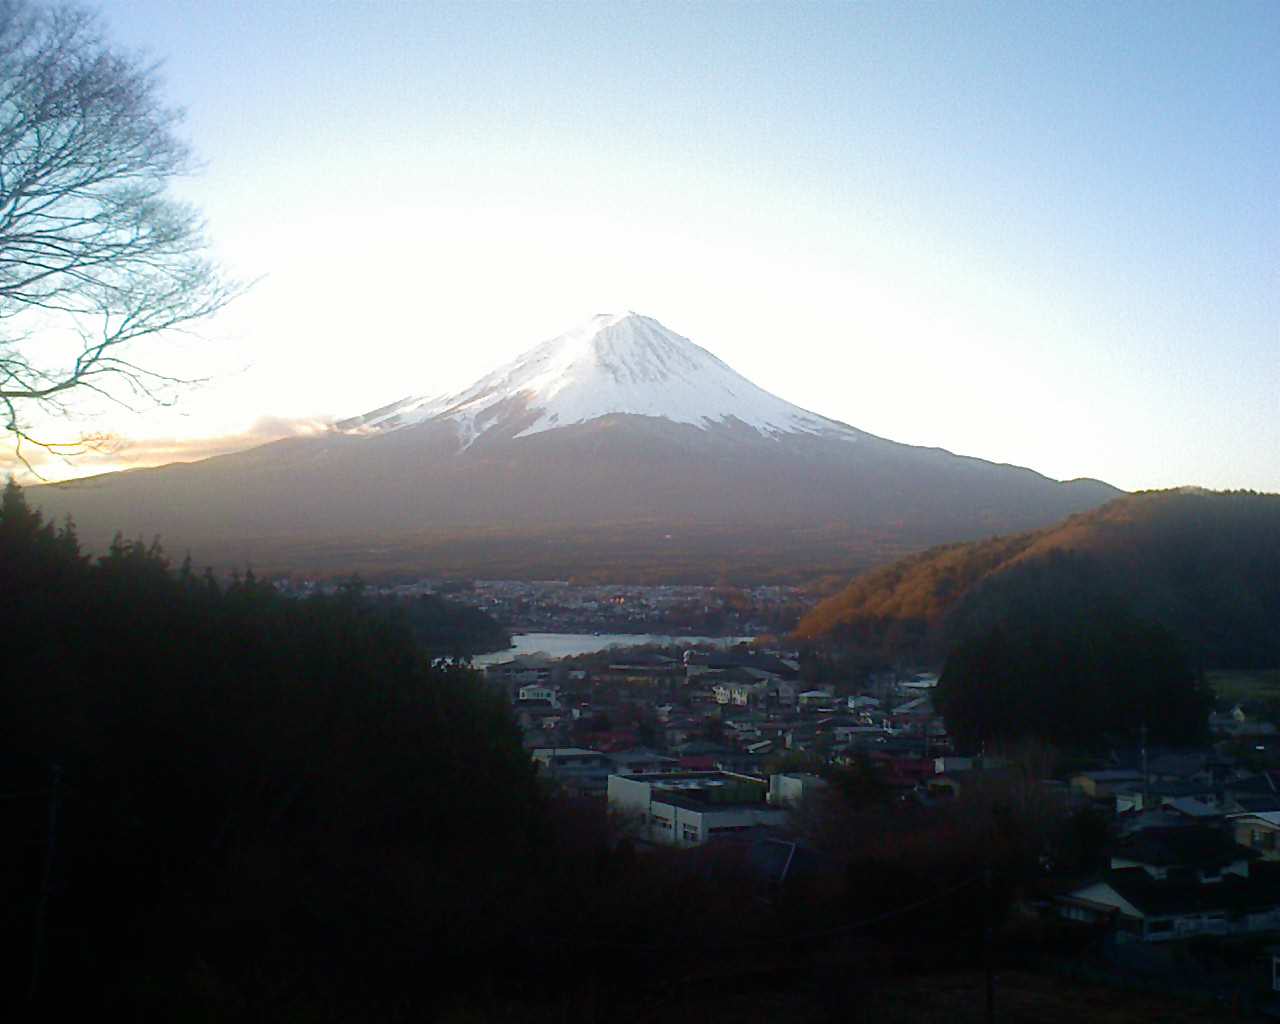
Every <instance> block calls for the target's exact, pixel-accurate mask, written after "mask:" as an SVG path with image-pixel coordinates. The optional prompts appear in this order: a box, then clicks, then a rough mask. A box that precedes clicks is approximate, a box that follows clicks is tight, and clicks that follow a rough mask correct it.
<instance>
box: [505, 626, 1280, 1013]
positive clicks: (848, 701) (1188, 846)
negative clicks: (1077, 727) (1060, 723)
mask: <svg viewBox="0 0 1280 1024" xmlns="http://www.w3.org/2000/svg"><path fill="white" fill-rule="evenodd" d="M805 674H806V672H805V666H804V665H803V663H802V660H801V657H800V654H799V652H796V651H785V650H779V649H769V650H766V649H761V648H759V647H755V646H749V645H746V644H742V645H739V646H737V647H735V648H732V649H729V650H724V649H719V650H712V649H699V648H697V647H689V648H685V649H684V650H683V651H680V650H677V649H665V650H662V649H654V648H649V649H634V648H633V649H620V648H615V649H613V650H612V651H608V652H601V653H598V654H595V655H587V656H582V657H578V658H566V659H560V660H553V659H549V658H543V657H522V658H518V659H512V660H509V661H506V662H503V663H499V664H492V665H489V666H487V667H486V669H485V678H486V681H487V682H488V684H489V685H491V686H493V687H495V688H497V689H498V690H499V691H500V692H501V693H502V694H503V695H504V696H505V697H506V698H507V699H509V700H510V703H511V707H512V709H513V712H514V714H515V716H516V718H517V721H518V724H519V727H520V729H521V733H522V736H523V742H524V746H525V748H526V749H527V750H528V751H529V754H530V756H531V758H532V759H533V760H534V762H535V763H536V764H537V765H538V770H539V774H540V777H541V778H542V780H543V782H544V785H546V786H547V787H548V788H549V789H550V790H551V791H554V792H556V793H558V794H560V795H562V796H564V797H566V798H572V799H576V800H578V801H579V802H580V803H581V804H583V805H587V806H590V805H594V806H596V807H598V809H599V813H601V814H602V815H607V816H608V818H609V820H610V822H611V824H612V826H613V827H614V829H615V830H616V833H617V834H618V835H619V836H621V837H623V838H624V840H625V841H627V842H630V843H634V844H636V846H637V848H639V849H660V848H664V847H673V848H679V849H686V850H689V849H694V848H702V849H715V848H717V847H719V848H726V849H727V848H731V847H733V846H735V845H736V846H738V847H743V846H746V847H749V848H754V849H755V850H757V851H760V850H768V849H770V848H780V849H783V850H785V851H787V853H788V855H787V856H778V857H773V858H770V857H768V856H756V857H755V858H754V862H757V863H759V864H762V865H765V867H764V868H762V869H761V870H763V871H765V872H766V873H767V874H769V877H768V878H767V879H765V880H764V881H766V882H767V883H768V884H769V885H771V886H774V887H785V886H786V885H787V883H788V880H789V878H790V877H791V875H792V874H793V873H795V872H799V871H803V872H808V873H810V874H812V873H814V872H818V873H821V871H822V870H823V867H822V865H824V864H828V865H834V864H836V863H838V862H839V861H840V857H828V856H827V854H830V853H839V854H840V855H841V857H844V858H847V857H848V856H849V852H850V851H849V849H848V848H844V849H840V850H838V851H837V850H833V849H831V848H829V846H828V848H827V849H824V848H823V847H824V843H827V844H829V843H830V842H831V833H830V831H829V830H828V831H827V832H826V833H825V834H824V832H823V829H822V828H821V827H815V822H817V821H818V820H819V819H821V818H823V817H824V816H827V817H829V816H830V815H831V813H832V809H831V805H832V804H839V803H840V802H841V799H840V796H839V794H837V793H836V792H835V789H836V788H837V787H839V786H841V785H843V784H844V783H842V782H841V781H840V780H841V779H842V777H843V778H844V779H846V780H847V778H848V776H849V775H850V774H851V773H852V774H855V775H859V774H860V776H861V777H862V778H863V780H864V782H866V783H869V784H870V786H871V789H872V791H874V792H875V793H876V794H877V797H876V800H875V803H876V808H877V809H876V811H875V814H876V815H878V816H880V818H879V824H878V825H874V826H873V827H884V828H886V829H889V830H891V829H893V828H894V827H895V825H894V824H893V821H894V819H895V818H898V819H904V820H905V821H907V822H909V823H910V827H911V828H913V829H917V830H923V831H924V832H925V833H928V831H929V829H930V827H931V825H930V822H931V821H933V822H937V821H940V820H942V819H944V818H945V817H946V816H948V815H949V814H952V813H954V810H955V808H957V807H960V806H962V805H964V804H965V801H966V799H967V800H969V801H971V802H972V801H974V800H975V799H976V800H978V801H979V802H980V801H981V800H982V799H984V798H986V799H989V798H990V796H991V794H997V795H998V796H999V797H1000V798H1001V799H1003V800H1005V801H1007V802H1016V803H1018V805H1019V806H1027V805H1029V804H1031V805H1034V806H1035V807H1036V809H1037V813H1038V814H1040V815H1041V816H1042V817H1044V816H1045V815H1046V814H1047V815H1048V817H1049V820H1047V821H1045V822H1043V823H1042V826H1041V833H1039V834H1038V836H1037V838H1038V841H1039V842H1040V843H1041V845H1042V849H1041V850H1040V852H1039V870H1038V872H1037V874H1036V876H1035V877H1033V878H1031V879H1029V880H1025V881H1026V883H1027V884H1022V885H1020V887H1019V891H1018V893H1017V898H1016V902H1015V906H1014V907H1013V908H1012V911H1011V913H1012V915H1013V916H1014V917H1018V918H1021V919H1024V920H1036V921H1039V922H1041V923H1045V922H1047V923H1049V924H1051V925H1053V926H1055V927H1058V928H1061V929H1063V930H1064V931H1065V932H1066V933H1069V934H1074V935H1075V936H1077V938H1078V939H1081V941H1084V942H1085V946H1084V948H1085V949H1086V950H1087V951H1088V953H1089V955H1090V957H1091V958H1092V962H1093V963H1094V965H1095V966H1094V968H1093V969H1094V970H1095V972H1096V973H1095V974H1094V975H1093V977H1095V979H1104V980H1106V981H1107V982H1108V983H1111V984H1117V985H1120V986H1122V987H1123V986H1125V985H1137V986H1141V985H1151V986H1154V987H1155V988H1157V989H1159V990H1160V991H1163V992H1168V993H1179V994H1185V995H1187V996H1189V997H1195V998H1201V999H1205V1000H1210V1001H1212V1000H1214V999H1218V1000H1227V999H1230V1000H1233V1001H1234V1002H1235V1003H1236V1005H1240V1000H1245V1001H1246V1002H1247V1003H1248V1005H1250V1006H1251V1007H1253V1008H1254V1009H1258V1010H1264V1009H1272V1008H1275V1007H1277V1006H1280V1004H1278V1003H1276V1002H1275V1001H1274V999H1275V997H1274V996H1271V995H1269V994H1268V993H1269V992H1270V991H1271V990H1273V989H1275V990H1280V945H1277V946H1273V945H1272V943H1273V942H1275V941H1276V939H1277V935H1278V934H1280V840H1278V839H1277V837H1278V836H1280V771H1274V770H1271V769H1269V768H1268V767H1267V766H1268V765H1270V764H1272V763H1274V761H1273V758H1274V755H1275V754H1276V753H1277V752H1278V746H1280V738H1278V737H1277V735H1276V726H1275V725H1274V724H1273V723H1272V722H1270V721H1266V720H1263V719H1262V718H1259V717H1257V716H1255V715H1253V714H1251V713H1247V712H1246V711H1245V710H1244V709H1243V708H1242V707H1241V706H1240V705H1238V704H1237V705H1234V706H1233V707H1231V708H1229V709H1227V710H1223V711H1215V712H1214V713H1213V714H1212V715H1211V716H1210V721H1209V727H1210V734H1211V736H1212V742H1211V744H1210V745H1207V746H1206V747H1204V749H1193V750H1165V749H1156V748H1154V747H1153V748H1150V749H1148V748H1144V747H1143V746H1142V745H1139V746H1138V747H1136V748H1133V749H1123V750H1114V751H1111V752H1110V753H1109V755H1108V756H1106V757H1102V758H1098V759H1097V760H1095V761H1089V760H1088V759H1081V758H1074V759H1063V760H1065V761H1070V762H1074V763H1070V764H1065V765H1060V767H1065V768H1066V770H1065V771H1062V770H1059V771H1057V772H1054V773H1053V774H1048V773H1047V772H1046V769H1048V768H1049V767H1050V765H1049V763H1048V762H1047V760H1046V759H1044V758H1043V757H1041V760H1040V763H1038V764H1037V763H1036V757H1035V756H1034V754H1035V752H1034V751H1033V752H1030V755H1031V756H1028V755H1029V752H1028V751H1011V752H1008V753H1005V754H1003V755H1001V756H995V755H984V752H982V751H977V750H962V749H956V747H955V745H954V743H953V740H952V738H951V737H950V736H949V735H948V733H947V729H946V723H945V721H944V720H943V718H942V717H941V716H940V715H939V714H938V713H937V711H936V709H935V707H934V692H935V690H936V687H937V683H938V677H937V676H936V675H935V674H933V673H927V672H921V673H903V672H893V671H879V672H874V673H869V674H866V675H865V676H863V677H862V678H860V679H858V680H857V681H856V682H853V681H849V682H845V683H839V682H837V683H826V684H823V685H811V684H808V683H806V682H805V681H804V677H805ZM862 810H863V811H864V812H865V811H866V810H868V807H867V806H865V805H864V807H863V808H862ZM859 820H860V823H861V827H863V828H865V827H867V824H868V822H874V821H876V820H877V819H876V818H874V817H872V818H868V817H867V816H866V815H865V814H864V816H863V817H862V818H861V819H859ZM1064 831H1065V832H1073V833H1074V835H1075V837H1076V839H1077V844H1076V848H1075V849H1072V850H1070V851H1064V850H1063V845H1064V844H1063V843H1062V841H1061V835H1062V834H1063V833H1064ZM1082 837H1083V838H1084V840H1086V841H1085V842H1084V845H1085V846H1087V847H1089V848H1088V849H1083V850H1082V849H1080V848H1079V845H1080V840H1081V838H1082ZM845 841H847V837H846V840H845ZM836 842H837V845H838V844H839V842H840V840H837V841H836ZM1067 845H1070V844H1067ZM1081 937H1083V938H1081ZM1187 940H1194V941H1191V942H1190V943H1188V941H1187ZM1197 943H1198V945H1197Z"/></svg>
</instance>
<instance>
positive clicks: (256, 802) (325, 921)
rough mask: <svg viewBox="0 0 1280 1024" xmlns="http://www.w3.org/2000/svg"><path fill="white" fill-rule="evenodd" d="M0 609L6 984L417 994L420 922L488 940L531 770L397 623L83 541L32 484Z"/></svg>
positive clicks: (219, 1011) (191, 1001) (141, 550)
mask: <svg viewBox="0 0 1280 1024" xmlns="http://www.w3.org/2000/svg"><path fill="white" fill-rule="evenodd" d="M0 615H2V616H3V619H4V621H5V623H6V627H7V629H8V631H9V632H8V637H9V642H8V644H7V645H6V649H5V658H4V673H3V679H2V681H0V793H2V794H4V796H5V801H4V804H3V813H4V821H5V828H4V830H3V834H4V835H5V836H6V837H7V838H6V841H5V842H4V843H3V844H0V906H3V907H4V915H3V920H2V921H0V941H2V942H3V945H4V953H5V956H4V957H3V959H0V977H3V986H0V991H3V993H4V996H3V998H0V1009H2V1008H16V1007H25V1008H27V1009H28V1010H30V1009H31V1008H32V1006H33V1005H35V1006H38V1007H42V1008H45V1009H47V1010H48V1012H49V1013H50V1014H52V1013H53V1012H54V1011H55V1009H56V1010H57V1011H58V1012H67V1013H71V1012H75V1013H76V1014H77V1015H79V1016H86V1019H87V1016H93V1017H96V1018H100V1017H101V1015H102V1014H104V1013H105V1014H107V1016H108V1018H110V1019H114V1016H115V1015H120V1016H126V1017H128V1018H129V1019H148V1020H151V1019H155V1020H160V1019H188V1015H189V1014H191V1013H196V1014H197V1015H199V1017H200V1019H215V1018H217V1019H221V1018H222V1017H223V1016H226V1017H227V1018H231V1017H235V1016H237V1015H238V1012H239V1011H238V1010H237V1009H236V1008H237V1007H239V1009H240V1010H244V1009H245V1008H246V1007H248V1006H259V1007H261V1006H262V1005H271V1004H273V1003H274V1005H275V1006H276V1007H277V1008H278V1009H279V1008H282V1007H291V1006H292V1007H296V1006H297V1005H298V1003H299V1000H301V1001H302V1002H304V1003H305V1002H306V1001H308V1000H311V1001H314V1002H315V1003H316V1005H317V1006H319V1007H321V1008H323V1011H324V1012H319V1011H317V1013H316V1014H315V1018H316V1019H320V1017H325V1019H347V1018H345V1015H344V1014H342V1013H341V1012H338V1011H337V1010H336V1009H335V1007H338V1006H341V1005H344V1004H345V1003H346V1002H348V1001H350V1000H355V1001H356V1002H357V1003H359V1004H360V1005H362V1006H369V1007H375V1006H378V1005H381V1004H380V1003H379V1001H378V999H377V998H374V997H371V996H370V992H369V990H370V989H371V988H375V989H376V988H378V987H386V988H388V989H389V990H393V991H396V992H399V993H401V996H400V997H399V998H408V994H409V993H412V992H415V991H418V989H417V988H416V987H415V986H417V985H418V981H419V980H420V975H421V970H420V966H419V965H420V958H419V953H420V951H421V950H422V949H423V948H424V947H425V948H431V947H439V948H438V949H437V953H436V954H435V955H436V957H437V962H438V963H441V964H447V963H449V962H450V960H451V958H459V959H460V960H462V961H464V962H465V960H466V958H467V957H468V956H470V955H471V954H470V952H469V951H470V950H471V948H472V946H473V945H474V944H475V943H476V942H483V943H488V944H489V945H492V943H493V942H494V941H495V940H494V937H493V933H492V930H491V928H490V925H491V922H492V910H493V908H494V907H495V906H497V905H500V904H501V903H502V902H503V901H504V899H506V898H507V897H508V896H509V893H510V891H511V889H512V887H513V886H515V885H517V884H519V883H520V882H521V880H522V879H524V878H525V876H524V875H523V874H521V873H519V872H515V871H512V870H510V868H509V865H510V864H511V863H512V862H513V861H514V862H516V863H521V862H527V861H528V860H529V858H530V857H531V856H532V851H533V850H534V849H535V848H536V847H537V845H538V842H539V832H538V825H539V821H540V820H541V812H540V801H539V798H538V796H537V791H536V786H535V779H534V773H533V769H532V767H531V765H530V761H529V758H528V756H527V755H526V754H525V753H524V751H523V750H522V749H521V746H520V742H519V735H518V732H517V731H516V729H515V727H514V724H513V723H512V721H511V719H510V716H509V713H508V711H507V708H506V703H505V701H503V700H501V699H499V698H497V697H494V696H491V695H490V694H489V693H488V692H487V691H486V689H485V688H484V687H483V686H482V685H481V684H480V683H479V682H478V681H477V679H476V678H475V677H474V676H473V675H472V674H471V673H470V672H467V671H464V670H460V669H447V670H444V669H433V668H431V667H430V665H429V663H428V661H427V659H426V658H424V657H423V656H422V655H421V654H420V653H419V651H418V649H417V648H416V647H415V644H414V642H413V639H412V637H411V635H410V632H409V630H408V629H407V628H406V626H405V625H404V623H403V622H398V621H396V620H395V619H394V618H392V617H388V616H387V615H385V614H383V613H382V612H381V611H380V610H378V609H376V608H374V607H372V606H370V605H369V604H368V603H367V602H364V601H361V600H359V599H358V598H357V596H356V595H355V594H354V593H347V594H341V595H338V596H335V597H329V598H316V599H309V600H305V601H301V600H290V599H285V598H281V597H280V596H278V595H277V594H276V593H275V592H274V591H273V589H272V588H270V587H268V586H265V585H263V584H260V583H258V582H256V581H254V580H253V579H252V577H247V578H242V579H240V580H239V581H238V582H236V583H235V584H233V585H231V586H229V587H225V588H224V587H221V586H219V585H218V584H217V583H216V582H215V581H214V580H213V578H212V577H210V576H202V575H200V574H197V573H193V572H192V571H191V570H190V567H189V566H182V567H180V568H173V567H171V566H169V564H168V563H167V562H166V560H165V558H164V556H163V554H162V553H161V552H160V551H158V550H156V549H154V548H147V547H145V546H143V545H141V544H133V543H127V542H117V543H116V544H115V545H113V546H112V548H111V550H110V551H109V553H108V554H106V555H105V556H103V557H102V558H100V559H98V560H96V561H92V562H91V561H90V560H89V559H87V558H86V557H84V556H83V555H82V554H81V553H80V551H79V547H78V544H77V541H76V537H75V534H74V531H73V530H72V529H70V528H69V527H64V528H62V529H55V528H54V527H53V526H51V525H50V524H47V523H45V522H43V521H42V519H41V517H40V516H39V515H38V514H35V513H32V512H30V511H29V510H28V509H27V507H26V505H25V502H24V501H23V498H22V494H21V492H20V491H19V490H18V489H17V488H16V487H14V486H12V484H11V485H10V486H9V488H8V489H7V490H6V491H5V494H4V498H3V504H2V505H0ZM481 837H482V838H481ZM444 879H447V880H448V884H441V880H444ZM446 938H447V942H446ZM334 964H341V965H342V969H341V970H340V971H334V970H333V965H334ZM281 986H284V988H283V989H282V988H281ZM264 1000H265V1004H264V1002H263V1001H264ZM215 1011H216V1012H215ZM264 1012H265V1011H264ZM334 1014H336V1018H335V1017H334V1016H331V1015H334ZM267 1015H268V1016H271V1015H272V1014H271V1013H270V1012H267ZM11 1019H17V1018H16V1017H12V1018H11ZM383 1019H385V1018H383Z"/></svg>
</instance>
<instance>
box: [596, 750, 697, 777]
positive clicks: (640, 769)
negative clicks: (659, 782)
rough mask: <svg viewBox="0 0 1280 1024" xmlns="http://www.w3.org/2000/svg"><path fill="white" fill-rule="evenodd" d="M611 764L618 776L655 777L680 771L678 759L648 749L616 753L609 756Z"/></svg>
mask: <svg viewBox="0 0 1280 1024" xmlns="http://www.w3.org/2000/svg"><path fill="white" fill-rule="evenodd" d="M609 762H610V764H612V765H613V771H614V774H616V775H653V774H657V773H660V772H674V771H679V770H680V761H679V759H678V758H674V757H667V755H666V754H659V753H658V752H657V751H656V750H649V749H648V748H646V747H633V748H632V749H631V750H619V751H615V752H614V753H612V754H610V755H609Z"/></svg>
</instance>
